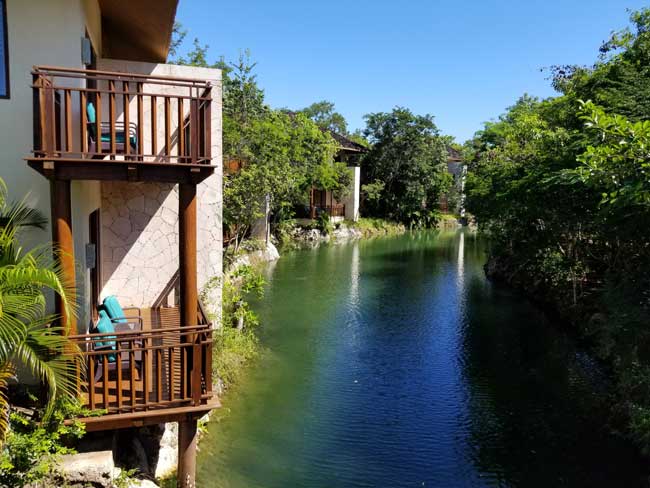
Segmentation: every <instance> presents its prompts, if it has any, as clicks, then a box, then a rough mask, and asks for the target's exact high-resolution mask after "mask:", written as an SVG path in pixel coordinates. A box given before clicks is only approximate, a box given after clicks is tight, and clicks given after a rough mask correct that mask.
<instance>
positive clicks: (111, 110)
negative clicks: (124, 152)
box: [98, 80, 117, 159]
mask: <svg viewBox="0 0 650 488" xmlns="http://www.w3.org/2000/svg"><path fill="white" fill-rule="evenodd" d="M108 93H109V95H108V124H109V137H110V141H111V142H110V144H111V159H115V153H116V152H117V140H116V131H115V122H116V120H117V119H116V117H115V82H114V81H113V80H110V81H109V82H108ZM98 139H99V143H100V147H101V139H102V138H101V135H100V136H99V138H98Z"/></svg>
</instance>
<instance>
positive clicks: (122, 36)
mask: <svg viewBox="0 0 650 488" xmlns="http://www.w3.org/2000/svg"><path fill="white" fill-rule="evenodd" d="M177 6H178V0H99V7H100V9H101V15H102V45H103V47H102V49H103V51H104V52H103V53H102V56H103V57H105V58H114V59H126V60H129V61H146V62H152V63H164V62H165V61H166V59H167V53H168V51H169V43H170V40H171V35H172V29H173V27H174V18H175V17H176V7H177Z"/></svg>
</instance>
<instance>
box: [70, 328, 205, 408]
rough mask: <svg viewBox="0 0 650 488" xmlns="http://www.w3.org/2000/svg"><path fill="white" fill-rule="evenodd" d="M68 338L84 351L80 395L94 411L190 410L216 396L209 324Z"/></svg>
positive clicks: (79, 377) (80, 375)
mask: <svg viewBox="0 0 650 488" xmlns="http://www.w3.org/2000/svg"><path fill="white" fill-rule="evenodd" d="M70 338H71V339H72V340H73V341H75V342H76V343H77V344H78V345H79V348H80V349H81V351H82V356H83V361H82V364H83V365H84V370H83V371H80V374H79V376H78V386H79V393H80V396H81V398H82V402H83V404H84V405H85V407H87V408H89V409H91V410H104V411H105V412H106V413H107V414H137V413H143V412H148V411H153V410H161V411H162V410H165V409H172V408H190V409H191V408H192V407H200V406H202V405H205V404H206V403H207V402H208V401H209V400H210V398H211V397H212V328H211V326H210V325H198V326H190V327H169V328H167V327H165V328H160V329H155V330H144V331H143V330H138V331H133V332H113V333H109V334H83V335H76V336H71V337H70ZM161 413H162V412H161ZM100 419H101V417H100Z"/></svg>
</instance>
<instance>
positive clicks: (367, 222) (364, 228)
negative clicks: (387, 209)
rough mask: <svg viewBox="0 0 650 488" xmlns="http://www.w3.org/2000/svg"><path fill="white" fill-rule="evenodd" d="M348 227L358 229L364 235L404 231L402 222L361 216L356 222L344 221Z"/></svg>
mask: <svg viewBox="0 0 650 488" xmlns="http://www.w3.org/2000/svg"><path fill="white" fill-rule="evenodd" d="M346 223H347V224H348V225H349V226H350V227H352V228H354V229H357V230H358V231H360V232H361V233H362V234H363V236H364V237H372V236H380V235H386V236H391V235H399V234H403V233H405V232H406V227H405V226H404V224H400V223H397V222H391V221H390V220H384V219H374V218H365V217H364V218H361V219H359V220H358V221H357V222H346Z"/></svg>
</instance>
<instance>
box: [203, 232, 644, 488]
mask: <svg viewBox="0 0 650 488" xmlns="http://www.w3.org/2000/svg"><path fill="white" fill-rule="evenodd" d="M484 261H485V254H484V251H483V247H482V246H481V243H480V242H479V241H478V240H477V239H476V238H475V237H474V236H473V235H472V234H469V233H466V232H463V231H460V232H454V233H446V234H437V233H432V232H428V233H416V234H409V235H407V236H403V237H399V238H390V239H378V240H373V241H361V242H354V243H350V244H347V245H338V246H326V247H321V248H319V249H316V250H310V251H299V252H295V253H292V254H289V255H288V256H284V257H283V258H282V259H281V260H280V261H279V262H277V263H275V264H273V265H271V266H269V269H268V279H269V286H268V289H267V293H266V296H265V297H264V299H262V300H260V301H259V302H257V303H255V304H254V306H255V308H256V310H257V311H258V312H259V313H260V315H261V319H262V323H263V324H264V327H263V329H262V330H261V340H262V344H263V346H264V348H265V350H264V353H263V355H262V357H261V359H260V360H259V362H258V364H256V365H255V366H254V367H253V368H252V369H251V372H250V375H248V377H247V378H246V380H245V381H244V382H243V383H241V384H240V385H239V386H238V387H237V390H236V391H235V392H233V393H232V394H230V395H228V397H227V398H226V400H225V405H224V408H223V409H222V410H221V411H218V412H216V414H215V421H213V422H212V423H211V424H210V426H209V429H208V433H207V435H206V437H205V438H204V439H203V440H202V441H201V451H200V455H199V486H201V487H212V486H214V487H232V488H240V487H241V488H244V487H246V488H250V487H268V488H272V487H278V488H280V487H281V488H287V487H323V488H325V487H327V488H332V487H346V488H347V487H422V486H430V487H484V486H485V487H487V486H499V487H561V486H567V487H583V486H584V487H591V488H593V487H618V486H625V487H628V486H629V487H635V486H644V483H643V482H642V480H643V479H645V478H646V477H647V473H646V471H645V468H644V467H643V464H642V462H641V461H640V460H639V459H638V458H637V457H636V456H635V455H634V451H633V450H632V449H631V448H630V447H629V446H627V445H625V444H624V443H622V442H620V441H619V440H617V439H615V438H613V437H612V436H609V435H607V434H606V433H605V432H604V431H603V429H602V425H603V419H604V415H605V414H604V413H603V408H602V407H603V402H604V398H605V393H606V392H605V391H604V388H605V387H604V386H603V385H604V384H605V381H604V378H603V377H602V375H601V374H600V372H599V371H598V369H597V368H596V367H595V365H594V364H593V362H592V361H590V360H589V358H588V356H586V355H585V354H583V353H581V352H580V351H578V350H577V349H576V348H575V346H574V345H573V344H572V343H571V341H570V340H569V339H567V337H565V336H564V335H563V334H562V333H560V332H559V328H558V327H553V324H549V323H548V321H547V319H546V318H545V317H544V315H543V314H542V313H541V312H540V311H539V310H538V309H536V308H535V307H534V306H532V305H531V304H529V303H527V302H525V301H524V300H522V299H521V298H520V297H517V296H515V295H513V294H512V293H510V292H508V291H507V290H503V289H499V288H496V287H494V286H492V285H491V284H490V283H488V282H487V281H486V279H485V277H484V274H483V270H482V265H483V264H484Z"/></svg>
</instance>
